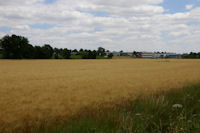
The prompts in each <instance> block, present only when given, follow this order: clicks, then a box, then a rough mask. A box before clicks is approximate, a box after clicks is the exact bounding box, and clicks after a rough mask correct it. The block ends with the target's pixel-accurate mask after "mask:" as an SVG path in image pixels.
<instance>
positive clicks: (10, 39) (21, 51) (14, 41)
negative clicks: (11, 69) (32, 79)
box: [1, 35, 32, 59]
mask: <svg viewBox="0 0 200 133" xmlns="http://www.w3.org/2000/svg"><path fill="white" fill-rule="evenodd" d="M1 47H2V48H3V57H4V58H6V59H22V58H24V57H25V56H26V57H31V56H32V55H29V54H31V53H29V47H30V44H29V42H28V39H27V38H25V37H21V36H16V35H12V36H8V35H6V36H4V37H3V38H2V39H1Z"/></svg>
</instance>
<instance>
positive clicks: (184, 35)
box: [0, 0, 200, 53]
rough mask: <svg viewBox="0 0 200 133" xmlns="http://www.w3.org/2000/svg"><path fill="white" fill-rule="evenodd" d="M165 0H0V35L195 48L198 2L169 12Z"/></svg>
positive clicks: (57, 42) (84, 44)
mask: <svg viewBox="0 0 200 133" xmlns="http://www.w3.org/2000/svg"><path fill="white" fill-rule="evenodd" d="M163 2H164V0H140V1H138V0H117V1H116V0H67V1H66V0H54V1H49V0H46V1H45V0H6V1H3V0H0V37H3V36H4V35H6V34H17V35H22V36H25V37H28V38H29V40H30V43H31V44H33V45H43V44H46V43H48V44H51V45H52V46H54V47H59V48H61V47H67V48H72V49H74V48H77V49H79V48H88V49H96V48H97V47H99V46H102V47H105V48H106V49H110V50H121V49H122V50H124V51H133V50H137V51H169V52H179V53H183V52H189V51H194V52H198V51H200V15H199V14H200V7H198V6H196V7H194V6H191V5H185V8H186V11H185V12H177V13H173V14H172V13H169V12H168V11H167V9H164V8H163V7H162V3H163Z"/></svg>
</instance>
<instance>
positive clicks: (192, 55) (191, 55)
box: [182, 52, 200, 59]
mask: <svg viewBox="0 0 200 133" xmlns="http://www.w3.org/2000/svg"><path fill="white" fill-rule="evenodd" d="M182 58H185V59H198V58H200V52H199V53H195V52H190V53H189V54H183V55H182Z"/></svg>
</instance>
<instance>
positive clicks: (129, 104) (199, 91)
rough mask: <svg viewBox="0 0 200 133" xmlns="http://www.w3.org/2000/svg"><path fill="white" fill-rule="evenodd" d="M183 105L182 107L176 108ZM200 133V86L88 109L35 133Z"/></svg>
mask: <svg viewBox="0 0 200 133" xmlns="http://www.w3.org/2000/svg"><path fill="white" fill-rule="evenodd" d="M175 104H179V105H181V106H182V107H173V106H174V105H175ZM43 132H46V133H115V132H117V133H129V132H134V133H169V132H170V133H178V132H182V133H199V132H200V86H190V87H185V88H183V89H181V90H176V91H171V92H168V93H161V94H155V95H153V96H148V97H145V96H143V97H139V98H138V99H137V100H131V99H129V100H122V103H121V104H118V105H114V106H112V107H106V106H104V107H103V106H102V105H101V107H99V108H97V109H90V108H89V107H88V108H85V109H83V110H81V111H80V113H79V114H77V115H76V117H74V118H73V119H72V120H71V121H70V122H69V123H68V124H66V125H60V126H55V127H53V128H43V129H38V130H35V131H34V132H33V133H43Z"/></svg>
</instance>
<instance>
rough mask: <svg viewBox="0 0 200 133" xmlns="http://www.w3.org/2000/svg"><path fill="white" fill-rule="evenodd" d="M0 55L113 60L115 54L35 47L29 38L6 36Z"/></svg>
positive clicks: (100, 50) (9, 57)
mask: <svg viewBox="0 0 200 133" xmlns="http://www.w3.org/2000/svg"><path fill="white" fill-rule="evenodd" d="M0 48H1V51H0V54H1V56H2V57H1V58H4V59H72V58H74V59H76V58H77V59H97V58H101V59H103V58H112V57H113V54H112V53H110V52H109V51H108V50H107V51H106V50H105V49H104V48H102V47H99V48H98V49H97V50H87V49H80V50H77V49H74V50H71V49H67V48H52V47H51V45H49V44H44V45H43V46H33V45H31V44H29V41H28V39H27V38H25V37H23V36H17V35H11V36H9V35H6V36H4V37H3V38H1V39H0Z"/></svg>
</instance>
